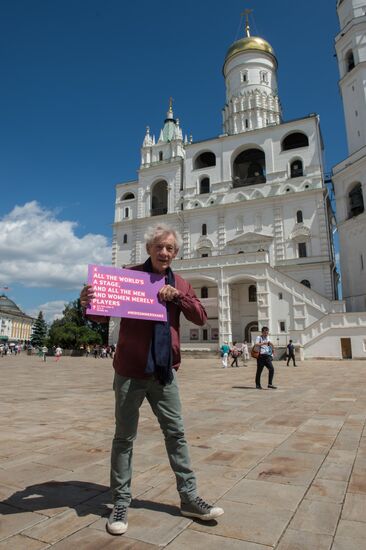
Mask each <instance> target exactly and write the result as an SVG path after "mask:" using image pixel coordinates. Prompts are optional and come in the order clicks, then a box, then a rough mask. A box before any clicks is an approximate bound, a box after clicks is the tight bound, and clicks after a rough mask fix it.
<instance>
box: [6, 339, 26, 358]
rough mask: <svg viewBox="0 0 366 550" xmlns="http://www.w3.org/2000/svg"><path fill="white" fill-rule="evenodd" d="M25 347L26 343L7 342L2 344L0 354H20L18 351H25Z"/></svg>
mask: <svg viewBox="0 0 366 550" xmlns="http://www.w3.org/2000/svg"><path fill="white" fill-rule="evenodd" d="M25 349H26V345H25V344H16V343H13V342H11V343H10V344H8V343H7V342H6V343H5V344H1V345H0V355H1V357H4V356H5V355H18V353H20V352H22V351H24V350H25Z"/></svg>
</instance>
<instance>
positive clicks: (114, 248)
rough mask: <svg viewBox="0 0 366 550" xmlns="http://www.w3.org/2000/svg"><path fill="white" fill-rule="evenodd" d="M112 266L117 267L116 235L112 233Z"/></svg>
mask: <svg viewBox="0 0 366 550" xmlns="http://www.w3.org/2000/svg"><path fill="white" fill-rule="evenodd" d="M112 265H114V266H117V235H116V232H115V231H113V237H112Z"/></svg>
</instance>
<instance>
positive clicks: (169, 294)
mask: <svg viewBox="0 0 366 550" xmlns="http://www.w3.org/2000/svg"><path fill="white" fill-rule="evenodd" d="M179 295H180V293H179V290H177V289H176V288H174V286H170V285H164V286H163V287H162V288H161V289H160V290H159V299H160V300H162V301H163V302H171V301H172V300H175V299H176V298H178V297H179Z"/></svg>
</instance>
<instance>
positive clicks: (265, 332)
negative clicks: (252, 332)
mask: <svg viewBox="0 0 366 550" xmlns="http://www.w3.org/2000/svg"><path fill="white" fill-rule="evenodd" d="M253 348H254V349H255V350H256V351H257V352H258V353H259V355H258V357H257V372H256V375H255V387H256V388H257V390H262V389H263V388H262V386H261V374H262V371H263V369H264V367H266V368H267V369H268V389H271V390H276V389H277V386H274V385H273V376H274V368H273V364H272V357H273V352H274V346H273V344H272V342H271V341H270V339H269V329H268V327H263V328H262V334H261V336H257V338H256V341H255V344H254V346H253Z"/></svg>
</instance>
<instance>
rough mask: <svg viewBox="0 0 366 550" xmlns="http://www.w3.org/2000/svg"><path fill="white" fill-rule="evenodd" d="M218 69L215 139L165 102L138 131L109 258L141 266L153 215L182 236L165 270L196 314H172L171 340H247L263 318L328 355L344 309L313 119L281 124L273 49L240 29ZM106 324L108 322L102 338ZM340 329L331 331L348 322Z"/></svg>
mask: <svg viewBox="0 0 366 550" xmlns="http://www.w3.org/2000/svg"><path fill="white" fill-rule="evenodd" d="M223 74H224V78H225V84H226V100H225V105H224V108H223V134H222V135H220V136H217V137H215V138H212V139H209V140H205V141H199V142H193V140H192V139H189V140H187V138H185V139H183V134H182V130H181V128H180V125H179V121H178V120H177V119H176V118H175V117H174V114H173V110H172V105H171V104H170V106H169V110H168V113H167V117H166V119H165V122H164V126H163V129H162V130H161V132H160V136H159V139H158V140H157V141H156V140H155V138H154V136H152V135H151V134H150V130H149V128H147V131H146V135H145V138H144V141H143V145H142V149H141V166H140V169H139V171H138V179H137V180H136V181H132V182H126V183H121V184H119V185H117V188H116V204H115V221H114V239H113V265H115V266H122V265H133V264H138V263H140V262H143V261H144V260H145V258H146V251H145V246H144V240H143V235H144V233H145V231H146V229H147V227H148V226H150V225H152V224H154V223H158V222H161V221H164V222H166V223H168V224H170V225H172V226H174V227H175V228H176V229H178V230H179V231H180V232H181V234H182V236H183V246H182V248H181V250H180V252H179V259H178V258H177V259H176V260H175V262H174V266H173V267H174V270H175V271H176V272H178V273H180V274H181V275H182V276H183V277H184V278H186V279H187V280H189V281H190V282H191V284H192V286H193V287H194V289H195V291H196V293H197V295H198V296H199V297H200V298H201V299H202V302H203V303H204V305H205V307H206V309H207V312H208V322H207V324H206V325H205V326H204V327H196V326H194V325H191V324H190V323H188V322H187V321H186V320H183V319H182V328H181V331H182V342H183V347H186V348H193V349H194V348H204V349H209V348H212V349H214V348H216V347H217V345H218V343H219V342H220V343H221V342H223V341H229V342H232V341H244V340H247V341H251V340H252V338H253V336H254V334H256V333H257V331H258V330H260V328H261V327H262V326H264V325H268V326H269V328H270V332H271V334H272V338H273V339H274V340H275V341H277V343H278V344H279V345H286V343H287V342H288V340H289V339H290V338H291V339H292V340H294V341H295V342H297V343H298V344H299V345H300V347H301V349H303V350H304V353H305V356H307V357H310V356H313V357H314V356H338V357H340V356H341V355H342V346H343V350H344V349H345V347H344V344H342V342H341V340H340V337H339V334H338V335H337V332H334V330H335V331H336V330H338V328H339V326H340V325H339V319H342V322H343V325H344V322H345V321H344V320H345V317H344V311H345V307H344V303H343V302H341V301H338V300H337V284H338V276H337V273H336V269H335V262H334V251H333V243H332V231H331V221H330V220H331V217H332V212H331V207H330V201H329V197H328V191H327V187H326V185H325V182H324V169H323V159H322V153H323V143H322V137H321V132H320V126H319V117H318V116H317V115H316V114H311V115H308V116H306V117H303V118H298V119H296V120H291V121H283V120H282V117H281V107H280V102H279V96H278V89H277V59H276V56H275V53H274V51H273V49H272V47H271V45H270V44H269V43H268V42H266V41H265V40H263V39H262V38H259V37H251V36H250V33H249V25H248V24H247V26H246V36H245V37H244V38H242V39H240V40H238V41H236V42H235V43H234V44H233V45H232V46H231V47H230V48H229V50H228V52H227V54H226V57H225V61H224V67H223ZM326 319H327V320H328V321H327V322H328V325H326V324H325V320H326ZM353 322H354V323H355V326H356V328H357V327H358V326H359V323H361V325H362V323H363V322H364V321H363V320H362V318H361V320H360V319H354V320H353ZM329 323H330V324H329ZM333 329H334V330H333ZM116 330H117V326H116V323H112V326H111V339H112V340H113V341H115V340H116ZM342 330H343V329H342ZM344 330H345V332H344V331H343V332H342V334H343V336H342V337H344V334H346V333H347V335H349V330H351V331H352V330H353V325H352V327H350V326H347V330H346V329H344ZM333 334H335V335H336V336H333ZM347 335H346V336H345V337H347V338H348V336H347ZM334 337H335V338H336V339H337V344H336V345H335V344H334V341H333V338H334ZM324 338H325V340H326V339H327V338H328V339H329V338H330V340H329V345H328V344H327V347H326V349H325V348H324V342H325V340H324ZM319 340H323V347H322V346H320V348H319V347H317V346H316V345H315V344H316V343H317V342H318V341H319ZM351 345H352V344H351ZM359 347H360V346H359ZM328 348H329V349H328ZM361 348H362V346H361ZM365 351H366V350H365ZM365 351H364V352H361V351H360V354H359V355H358V356H362V353H363V354H364V356H365V357H366V353H365ZM344 353H345V352H344ZM357 354H358V352H357Z"/></svg>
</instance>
